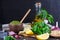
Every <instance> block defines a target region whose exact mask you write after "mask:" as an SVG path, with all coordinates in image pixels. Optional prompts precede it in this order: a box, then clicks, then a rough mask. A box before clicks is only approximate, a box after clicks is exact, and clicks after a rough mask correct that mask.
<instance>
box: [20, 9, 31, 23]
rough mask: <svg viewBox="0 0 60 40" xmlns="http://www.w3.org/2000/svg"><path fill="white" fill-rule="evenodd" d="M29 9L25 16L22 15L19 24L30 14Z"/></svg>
mask: <svg viewBox="0 0 60 40" xmlns="http://www.w3.org/2000/svg"><path fill="white" fill-rule="evenodd" d="M30 11H31V9H29V10H28V11H27V12H26V14H25V15H24V17H23V18H22V19H21V21H20V23H22V22H23V21H24V19H25V18H26V17H27V15H28V14H29V13H30Z"/></svg>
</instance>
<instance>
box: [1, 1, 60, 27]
mask: <svg viewBox="0 0 60 40" xmlns="http://www.w3.org/2000/svg"><path fill="white" fill-rule="evenodd" d="M36 2H41V3H42V8H46V9H47V10H48V12H49V13H50V14H52V15H53V17H54V19H55V20H54V22H56V21H58V22H59V26H60V16H59V15H60V0H0V24H6V23H9V22H11V21H12V20H21V18H22V17H23V16H24V14H25V13H26V12H27V10H28V9H29V8H31V9H32V10H31V12H30V14H29V15H28V16H27V18H26V19H25V20H24V22H31V21H33V19H34V16H35V14H36V13H35V7H34V4H35V3H36ZM53 25H55V23H54V24H53Z"/></svg>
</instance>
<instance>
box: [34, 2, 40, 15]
mask: <svg viewBox="0 0 60 40" xmlns="http://www.w3.org/2000/svg"><path fill="white" fill-rule="evenodd" d="M35 8H36V15H39V14H40V13H41V2H36V3H35Z"/></svg>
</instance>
